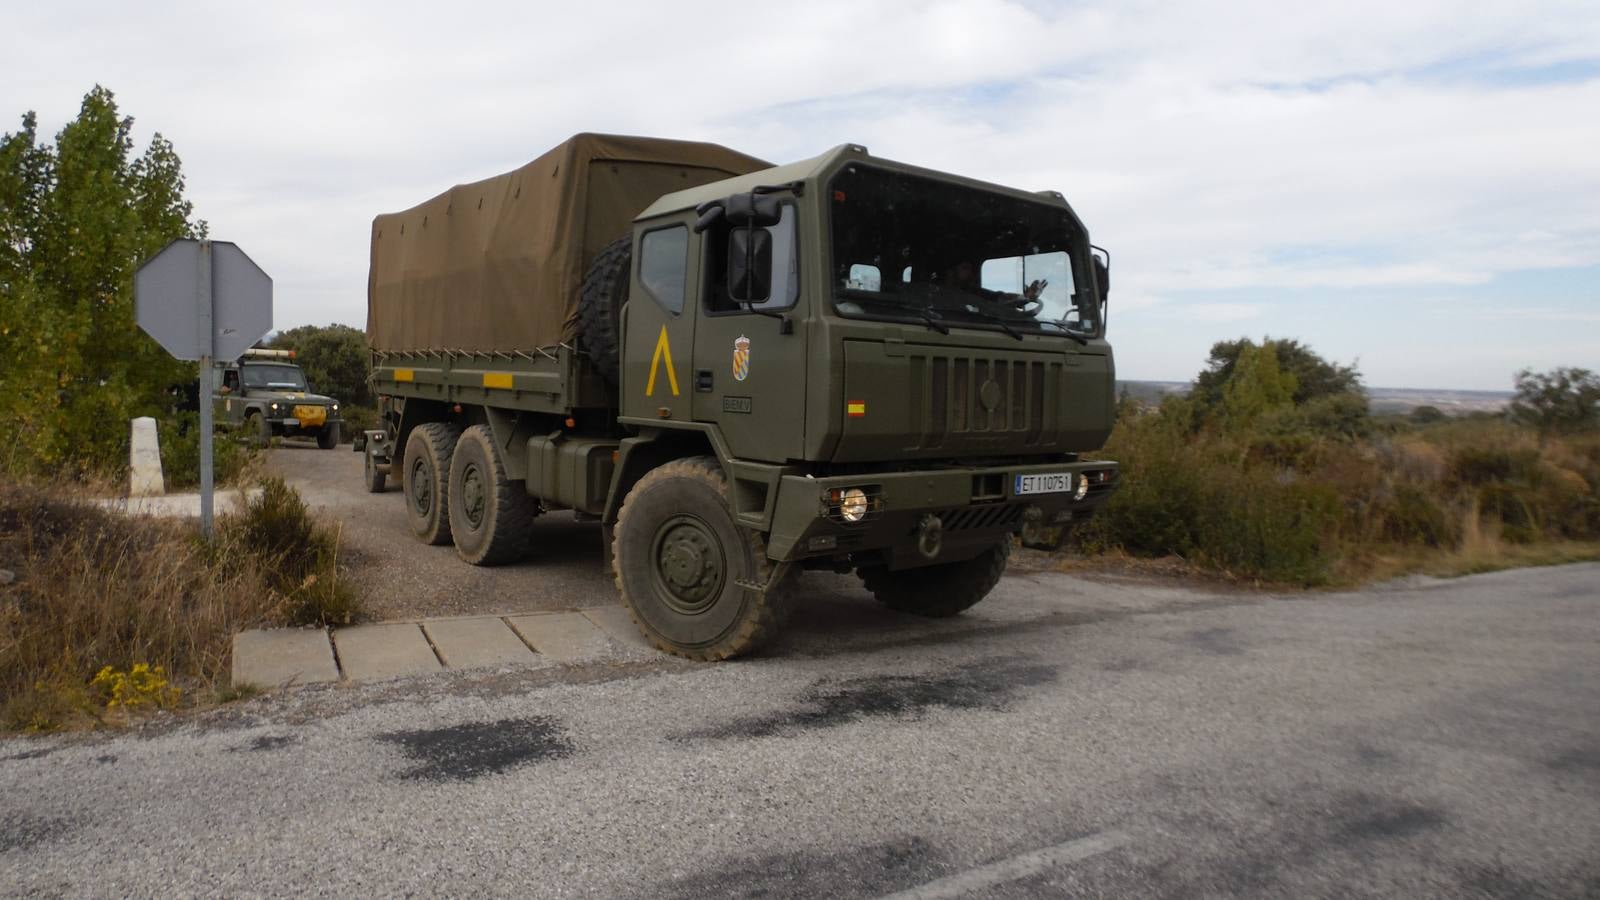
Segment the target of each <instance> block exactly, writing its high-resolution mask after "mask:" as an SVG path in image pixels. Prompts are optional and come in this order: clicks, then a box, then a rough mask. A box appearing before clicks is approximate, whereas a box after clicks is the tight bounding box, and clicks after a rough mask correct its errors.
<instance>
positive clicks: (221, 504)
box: [93, 488, 261, 519]
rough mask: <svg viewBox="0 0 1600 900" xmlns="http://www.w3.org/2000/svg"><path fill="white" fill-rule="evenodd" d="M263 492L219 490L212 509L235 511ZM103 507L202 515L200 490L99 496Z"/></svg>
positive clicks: (165, 515)
mask: <svg viewBox="0 0 1600 900" xmlns="http://www.w3.org/2000/svg"><path fill="white" fill-rule="evenodd" d="M259 496H261V489H260V488H251V489H250V490H248V491H238V490H226V491H221V490H219V491H217V492H216V493H215V494H213V495H212V510H213V511H214V512H215V513H216V514H217V515H219V516H228V515H233V514H234V513H238V512H241V511H243V510H244V508H245V506H247V505H248V504H249V502H250V501H251V500H253V499H255V498H256V497H259ZM93 502H94V504H95V505H96V506H98V507H100V508H101V509H105V510H109V511H111V512H116V513H122V514H124V515H129V516H156V517H157V518H170V519H184V518H188V519H198V518H200V495H199V494H167V495H166V496H164V497H113V498H111V499H107V500H95V501H93Z"/></svg>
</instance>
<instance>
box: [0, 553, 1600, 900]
mask: <svg viewBox="0 0 1600 900" xmlns="http://www.w3.org/2000/svg"><path fill="white" fill-rule="evenodd" d="M530 577H531V576H530ZM803 585H804V596H805V598H806V599H805V604H804V606H803V607H802V608H801V609H800V610H799V611H798V613H797V619H796V621H795V623H794V626H793V627H792V628H791V629H790V630H789V631H788V632H787V633H786V637H785V638H784V639H783V640H781V641H780V642H779V643H778V644H777V645H776V646H774V647H772V648H771V650H770V651H769V652H768V653H766V654H764V655H762V656H760V657H758V658H754V659H749V660H744V661H739V662H735V663H727V664H720V665H700V666H697V665H692V664H687V663H677V662H670V661H660V662H647V663H642V664H637V665H623V666H617V665H611V666H591V667H587V668H581V667H580V668H550V669H541V670H538V671H535V672H514V671H502V672H477V673H454V674H445V675H438V676H433V677H429V678H422V679H414V680H411V681H402V682H393V683H388V684H383V685H370V686H362V687H348V686H342V687H341V686H327V687H315V688H305V689H302V690H300V691H297V692H293V693H291V694H288V695H283V696H270V697H263V698H258V699H256V700H253V701H249V702H247V703H244V704H238V705H235V706H232V707H229V708H226V709H224V710H220V711H217V712H215V713H211V714H208V715H204V716H198V717H191V718H186V719H182V720H178V721H173V722H161V721H158V722H155V723H152V724H151V725H150V726H148V727H146V728H144V729H141V730H140V731H138V732H134V733H127V734H122V735H119V736H110V735H104V734H101V735H87V736H83V735H80V736H64V737H52V738H45V739H31V740H22V739H11V740H6V741H0V892H4V893H7V894H14V895H26V896H48V895H52V894H59V895H74V896H77V895H88V896H150V895H156V894H161V895H169V894H179V895H189V894H208V895H240V896H249V895H275V896H282V895H308V894H354V895H362V896H401V895H414V894H427V895H437V894H446V895H516V896H539V897H544V896H549V897H580V896H581V897H591V896H599V897H677V898H701V897H787V896H803V897H821V896H827V897H873V896H882V895H894V894H899V895H900V896H923V897H933V896H974V897H977V896H1000V897H1058V896H1111V897H1127V896H1140V897H1146V896H1156V897H1161V896H1170V897H1191V896H1223V895H1238V896H1258V897H1300V896H1340V897H1349V896H1389V897H1418V896H1466V897H1537V896H1570V897H1578V896H1591V897H1592V896H1596V895H1597V894H1600V566H1596V565H1578V566H1569V567H1563V568H1555V569H1543V570H1527V571H1520V572H1510V573H1499V574H1493V575H1486V576H1479V577H1475V578H1470V579H1462V580H1456V581H1446V582H1436V581H1427V580H1418V581H1413V582H1408V583H1406V584H1403V585H1391V586H1388V587H1386V588H1381V589H1375V590H1367V591H1362V592H1359V593H1350V594H1336V595H1335V594H1323V595H1312V596H1302V597H1293V598H1279V597H1270V596H1262V595H1249V594H1233V595H1208V594H1204V593H1200V592H1194V591H1188V590H1184V589H1181V588H1162V587H1152V586H1149V585H1138V584H1131V583H1117V582H1090V581H1084V580H1080V579H1076V578H1072V577H1069V576H1066V575H1059V574H1043V573H1040V574H1031V575H1024V576H1018V577H1009V578H1007V579H1005V580H1004V581H1003V582H1002V584H1001V586H1000V588H999V589H998V590H997V592H996V594H995V595H994V596H993V597H992V598H991V599H990V600H989V601H987V602H985V603H984V604H983V605H981V606H979V607H978V608H976V609H975V610H973V611H972V613H971V614H969V615H968V616H966V617H963V618H962V619H959V620H954V621H946V622H937V623H926V622H921V621H912V620H907V619H905V618H903V617H900V616H896V615H893V614H890V613H888V612H885V611H883V610H881V609H879V608H877V607H876V605H875V604H873V603H872V601H871V600H870V598H868V597H867V596H866V595H864V594H863V593H862V592H861V591H860V589H859V588H858V587H856V586H855V585H854V582H853V581H852V580H850V579H847V578H841V577H834V576H827V577H815V576H808V577H807V578H806V579H805V580H804V582H803ZM901 892H909V893H901Z"/></svg>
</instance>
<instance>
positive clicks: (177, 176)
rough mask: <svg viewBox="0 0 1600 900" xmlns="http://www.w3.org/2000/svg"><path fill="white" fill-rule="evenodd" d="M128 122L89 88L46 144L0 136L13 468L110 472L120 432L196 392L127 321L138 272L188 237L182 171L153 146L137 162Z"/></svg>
mask: <svg viewBox="0 0 1600 900" xmlns="http://www.w3.org/2000/svg"><path fill="white" fill-rule="evenodd" d="M132 130H133V120H132V119H131V118H127V117H124V116H121V115H120V114H119V113H118V111H117V105H116V100H115V98H114V97H113V96H112V93H111V92H110V91H109V90H106V89H105V88H103V87H99V86H96V87H95V88H94V89H93V90H91V91H90V92H89V93H88V94H86V95H85V96H84V98H83V103H82V106H81V107H80V109H79V112H78V116H77V117H76V118H75V119H73V120H72V121H71V122H69V123H68V124H67V125H66V127H64V128H62V129H61V131H60V132H59V133H57V135H56V137H55V141H54V144H53V145H45V144H41V143H40V142H39V141H38V138H37V127H36V118H35V116H34V114H33V113H31V112H30V113H28V114H26V115H24V116H23V118H22V128H21V130H19V131H18V132H16V133H14V134H6V135H5V136H4V137H3V138H0V242H3V244H4V247H3V249H0V415H4V416H5V417H6V419H7V420H8V421H13V422H16V423H18V424H19V426H20V427H19V432H20V435H21V439H20V440H19V441H18V442H16V443H15V444H14V445H13V447H12V448H11V454H12V455H11V457H10V458H9V461H8V463H7V465H8V467H10V468H27V469H32V470H45V471H59V470H62V469H63V468H65V469H67V470H72V469H98V470H116V469H118V468H120V467H121V466H122V465H123V464H124V463H125V456H126V448H127V421H128V419H129V418H132V417H133V416H137V415H157V416H160V415H163V414H166V413H168V412H169V408H170V401H169V399H168V388H169V387H170V386H172V385H174V384H178V383H182V382H187V381H192V380H193V379H194V366H193V365H192V364H185V363H180V362H177V361H176V360H173V359H172V358H171V357H169V356H168V355H167V354H166V352H165V351H163V350H162V349H161V348H160V346H159V345H157V344H156V343H155V342H154V341H152V340H150V339H149V338H147V337H145V335H144V334H143V332H141V331H139V330H138V327H137V326H136V325H135V323H134V309H133V273H134V271H135V270H136V269H137V268H138V266H139V264H140V263H141V262H142V261H143V260H144V259H145V258H146V257H147V256H149V255H151V254H153V253H154V252H155V251H156V250H159V249H160V248H161V247H163V246H165V245H166V244H167V243H168V242H169V241H171V240H173V239H175V238H179V237H191V236H195V235H196V234H198V233H200V232H201V231H203V228H204V224H203V223H199V224H198V225H197V224H195V223H192V222H191V221H190V218H189V216H190V214H191V208H190V206H189V204H188V203H187V202H186V201H184V200H183V197H182V193H183V175H182V167H181V164H180V163H179V161H178V157H177V154H176V153H175V152H174V151H173V149H172V145H171V144H170V143H169V142H168V141H166V140H165V139H164V138H162V137H161V136H160V135H159V134H158V135H156V136H155V138H154V139H153V140H152V141H151V143H150V146H149V148H148V149H147V150H146V151H145V152H144V154H143V155H141V156H139V157H138V158H133V141H132V137H131V133H132Z"/></svg>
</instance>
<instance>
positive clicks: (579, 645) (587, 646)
mask: <svg viewBox="0 0 1600 900" xmlns="http://www.w3.org/2000/svg"><path fill="white" fill-rule="evenodd" d="M506 621H508V622H510V623H511V626H512V627H513V628H515V629H517V633H518V634H521V635H522V637H523V639H524V640H526V641H527V642H528V643H529V644H531V645H533V649H535V650H537V651H539V652H540V653H542V654H544V655H545V656H548V657H550V658H551V659H556V660H562V661H566V660H574V659H587V658H589V657H594V656H602V655H604V654H606V653H609V652H611V651H612V649H613V648H612V645H611V641H610V639H609V638H607V637H606V635H605V632H603V631H601V630H600V629H599V628H598V627H596V626H595V624H594V623H593V622H591V621H589V620H588V619H587V618H585V617H584V615H583V614H582V613H575V612H570V613H540V614H537V615H532V616H510V617H508V618H507V619H506Z"/></svg>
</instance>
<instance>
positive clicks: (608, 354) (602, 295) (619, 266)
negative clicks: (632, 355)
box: [578, 235, 633, 387]
mask: <svg viewBox="0 0 1600 900" xmlns="http://www.w3.org/2000/svg"><path fill="white" fill-rule="evenodd" d="M632 262H633V237H632V236H631V235H630V236H627V237H620V238H617V239H616V240H614V241H612V242H611V243H609V244H607V245H606V247H605V249H604V250H601V251H600V255H598V256H596V257H595V258H594V262H593V263H592V264H590V266H589V271H588V273H587V274H585V275H584V276H583V293H581V294H580V295H579V296H578V321H579V323H580V324H581V325H582V326H583V330H582V331H581V332H580V333H579V342H580V343H581V344H582V345H583V349H584V350H585V351H586V352H587V353H588V354H589V359H590V360H592V361H593V362H594V366H595V368H596V369H598V370H599V372H600V375H601V376H602V377H604V378H605V380H606V381H608V382H610V383H611V385H612V386H613V387H615V386H616V385H617V384H619V383H620V379H621V369H620V367H619V363H618V359H619V356H618V350H617V348H618V347H619V346H621V339H620V335H621V333H622V324H621V323H622V305H623V304H624V303H627V302H628V279H629V277H630V269H631V267H632Z"/></svg>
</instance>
